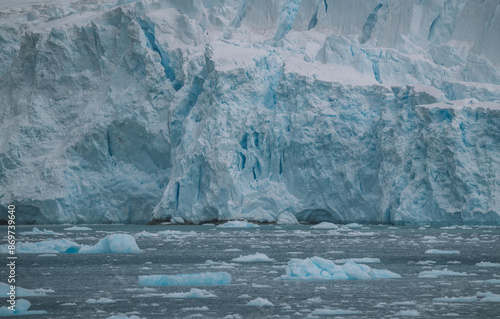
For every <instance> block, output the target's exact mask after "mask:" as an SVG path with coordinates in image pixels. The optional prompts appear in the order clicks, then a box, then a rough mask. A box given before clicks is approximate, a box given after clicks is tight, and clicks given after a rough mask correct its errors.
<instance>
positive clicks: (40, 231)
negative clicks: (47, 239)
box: [19, 227, 63, 236]
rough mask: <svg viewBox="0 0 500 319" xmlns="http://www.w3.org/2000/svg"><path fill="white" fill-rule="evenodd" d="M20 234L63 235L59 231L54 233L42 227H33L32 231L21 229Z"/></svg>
mask: <svg viewBox="0 0 500 319" xmlns="http://www.w3.org/2000/svg"><path fill="white" fill-rule="evenodd" d="M19 234H20V235H23V236H26V235H54V236H59V235H63V234H61V233H56V232H54V231H52V230H48V229H44V230H40V229H38V228H37V227H33V230H32V231H23V232H20V233H19Z"/></svg>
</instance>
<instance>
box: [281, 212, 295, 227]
mask: <svg viewBox="0 0 500 319" xmlns="http://www.w3.org/2000/svg"><path fill="white" fill-rule="evenodd" d="M276 223H277V224H278V225H298V224H299V221H298V220H297V218H296V217H295V215H293V214H292V213H289V212H284V213H281V214H280V215H279V216H278V221H277V222H276Z"/></svg>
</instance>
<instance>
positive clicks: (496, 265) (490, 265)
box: [476, 261, 500, 268]
mask: <svg viewBox="0 0 500 319" xmlns="http://www.w3.org/2000/svg"><path fill="white" fill-rule="evenodd" d="M476 266H477V267H488V268H500V263H492V262H489V261H481V262H479V263H477V264H476Z"/></svg>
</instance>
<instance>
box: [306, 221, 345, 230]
mask: <svg viewBox="0 0 500 319" xmlns="http://www.w3.org/2000/svg"><path fill="white" fill-rule="evenodd" d="M311 228H314V229H338V228H339V226H337V225H335V224H334V223H329V222H322V223H319V224H317V225H314V226H311Z"/></svg>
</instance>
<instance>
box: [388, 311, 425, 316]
mask: <svg viewBox="0 0 500 319" xmlns="http://www.w3.org/2000/svg"><path fill="white" fill-rule="evenodd" d="M394 316H395V317H418V316H420V313H419V312H418V311H417V310H401V311H400V312H398V313H397V314H395V315H394Z"/></svg>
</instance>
